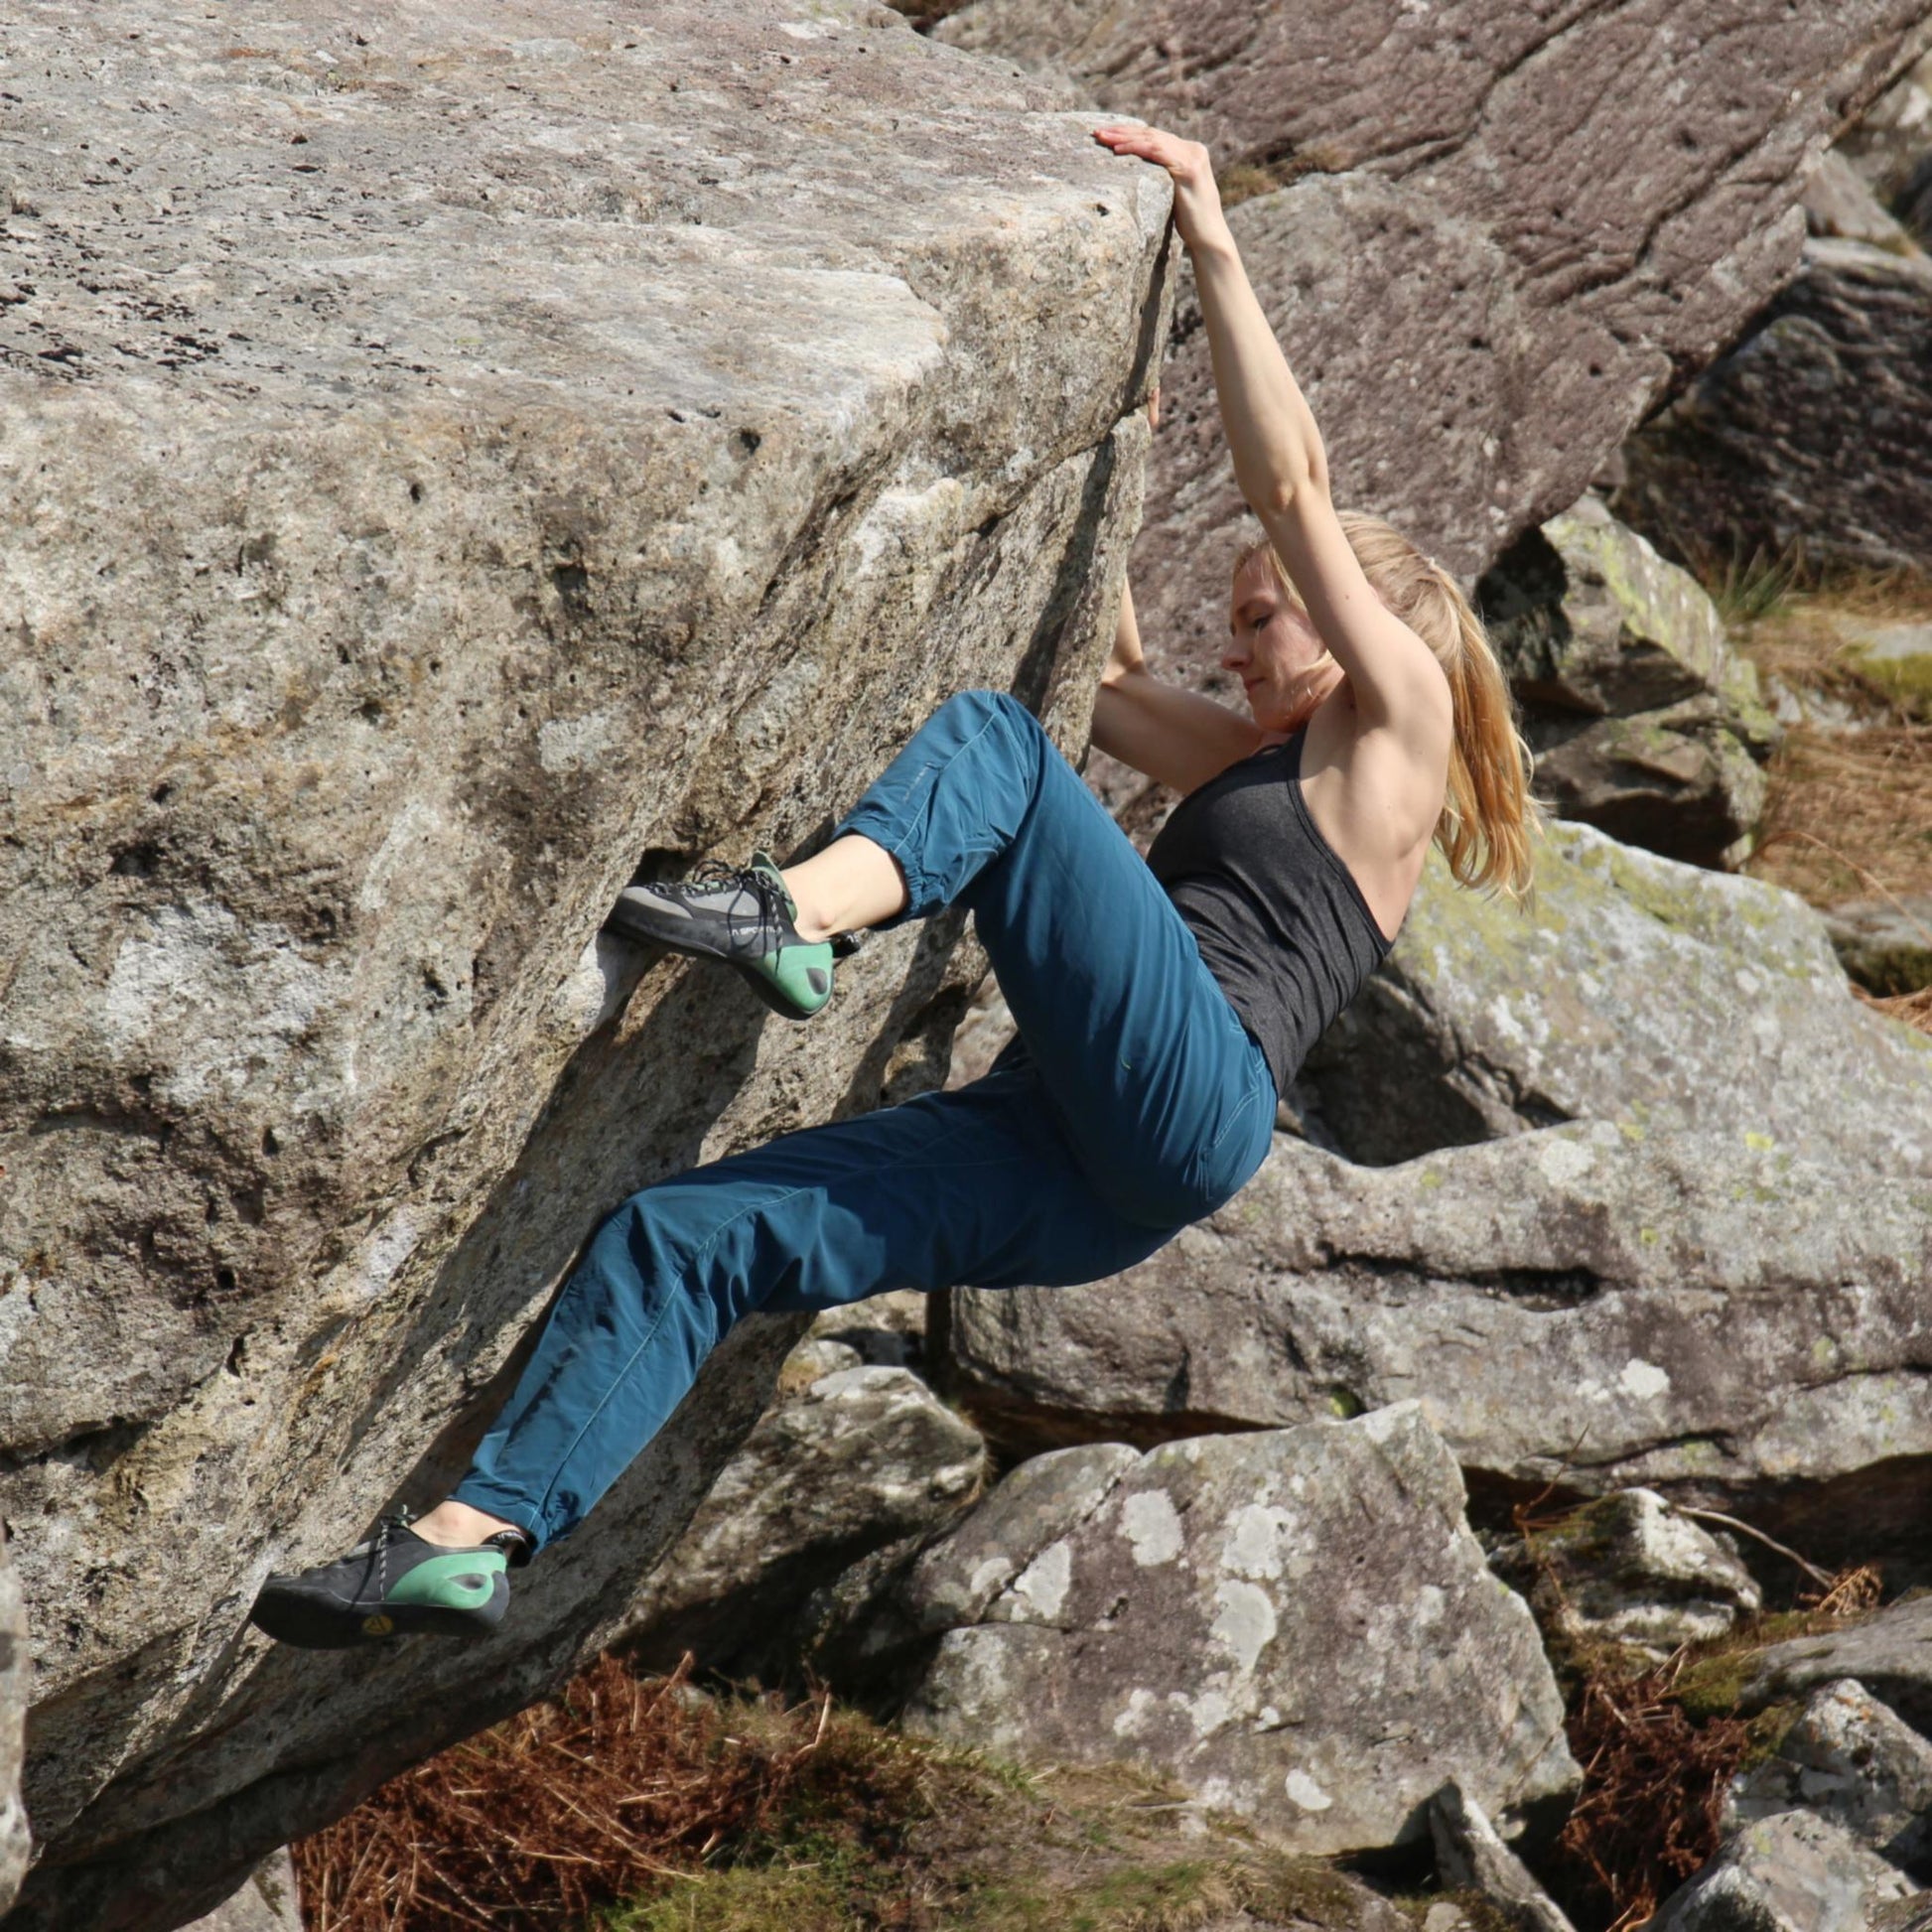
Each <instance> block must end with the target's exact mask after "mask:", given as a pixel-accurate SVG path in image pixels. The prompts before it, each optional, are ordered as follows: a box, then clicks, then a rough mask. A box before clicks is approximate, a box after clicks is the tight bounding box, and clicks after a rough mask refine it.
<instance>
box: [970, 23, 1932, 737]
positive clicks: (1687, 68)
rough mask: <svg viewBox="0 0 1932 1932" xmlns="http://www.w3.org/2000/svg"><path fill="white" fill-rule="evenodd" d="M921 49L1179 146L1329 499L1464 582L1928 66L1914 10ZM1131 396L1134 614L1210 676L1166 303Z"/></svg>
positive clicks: (1766, 281) (1199, 528)
mask: <svg viewBox="0 0 1932 1932" xmlns="http://www.w3.org/2000/svg"><path fill="white" fill-rule="evenodd" d="M935 34H936V36H937V37H938V38H942V39H945V40H948V41H951V42H952V43H953V44H955V45H957V46H962V47H971V48H976V49H980V50H983V51H986V52H989V53H997V54H1002V55H1006V56H1009V57H1011V58H1012V59H1014V60H1015V61H1018V62H1021V63H1023V64H1026V65H1028V66H1029V67H1032V68H1035V69H1039V70H1045V71H1053V72H1059V73H1064V74H1067V75H1069V76H1070V78H1071V81H1072V83H1073V84H1074V85H1076V86H1077V87H1078V88H1079V89H1081V90H1083V91H1084V92H1085V93H1087V94H1089V95H1090V96H1091V97H1092V98H1093V99H1094V100H1096V101H1097V102H1098V103H1099V104H1100V105H1102V106H1103V107H1105V108H1107V109H1109V110H1111V111H1115V112H1125V113H1133V114H1138V115H1142V116H1145V117H1146V118H1147V119H1149V120H1152V121H1155V122H1157V123H1159V124H1160V125H1162V126H1166V127H1171V128H1173V129H1175V130H1177V131H1178V132H1180V133H1182V134H1185V135H1188V136H1191V137H1194V138H1197V139H1200V140H1204V141H1206V142H1207V143H1208V144H1209V146H1210V147H1211V149H1212V150H1213V153H1214V157H1215V161H1216V164H1217V166H1218V167H1219V168H1220V169H1221V171H1222V176H1223V180H1224V182H1225V183H1226V184H1227V185H1228V186H1229V187H1230V188H1231V189H1238V190H1240V191H1241V192H1244V193H1247V194H1248V196H1249V199H1246V200H1243V201H1242V202H1241V203H1240V204H1239V206H1238V207H1234V208H1233V210H1232V212H1231V216H1230V220H1231V224H1232V226H1233V229H1234V232H1235V237H1236V240H1237V242H1238V244H1239V246H1240V248H1241V251H1242V256H1243V259H1244V261H1245V262H1246V263H1247V266H1248V270H1249V274H1250V278H1251V279H1252V280H1253V282H1254V284H1255V288H1256V291H1257V293H1258V294H1259V296H1260V298H1261V302H1262V306H1263V309H1264V310H1265V312H1266V313H1267V315H1268V317H1269V319H1270V321H1271V322H1272V323H1273V324H1274V325H1275V327H1276V329H1277V331H1278V333H1279V334H1280V336H1281V339H1282V341H1283V343H1284V345H1285V346H1286V348H1287V351H1288V354H1289V358H1290V360H1291V362H1292V364H1293V365H1294V367H1295V369H1296V373H1297V376H1298V378H1299V379H1300V381H1301V382H1302V384H1303V387H1304V389H1305V390H1306V391H1307V393H1308V395H1309V399H1310V402H1311V406H1312V407H1313V410H1314V414H1315V419H1316V421H1317V422H1319V423H1320V424H1321V425H1322V429H1323V434H1324V437H1325V439H1326V441H1327V444H1328V449H1329V453H1330V459H1331V464H1332V468H1333V474H1334V478H1335V488H1336V493H1337V497H1338V499H1339V500H1341V501H1343V502H1346V503H1350V504H1353V505H1356V506H1358V507H1361V508H1365V509H1373V510H1375V511H1377V512H1379V513H1381V514H1383V515H1386V516H1388V517H1389V518H1390V519H1391V520H1392V521H1393V522H1394V523H1395V524H1396V525H1397V526H1398V527H1399V528H1401V529H1404V530H1406V531H1408V532H1410V533H1411V534H1412V535H1414V536H1415V537H1416V539H1417V540H1418V541H1420V542H1422V543H1423V544H1424V545H1425V546H1426V547H1427V548H1428V549H1430V550H1431V551H1433V552H1434V553H1435V554H1436V555H1437V556H1439V557H1441V558H1442V559H1443V560H1444V561H1445V562H1446V563H1448V564H1449V566H1450V567H1451V568H1452V569H1454V570H1457V571H1459V572H1460V573H1462V574H1463V576H1464V577H1465V579H1473V578H1474V576H1475V575H1476V573H1477V572H1479V571H1480V570H1482V569H1483V568H1484V567H1485V566H1486V565H1487V564H1488V563H1489V562H1490V561H1491V560H1492V559H1493V558H1494V557H1495V555H1496V554H1497V552H1498V551H1499V550H1500V549H1501V548H1502V546H1503V545H1504V544H1506V543H1507V542H1508V541H1509V540H1510V539H1512V538H1513V537H1514V536H1516V535H1517V534H1518V533H1519V532H1520V531H1522V530H1524V529H1526V528H1528V527H1530V526H1531V525H1533V524H1535V523H1538V522H1540V521H1542V520H1543V519H1544V518H1545V517H1548V516H1551V515H1554V514H1555V513H1556V512H1557V511H1559V510H1561V509H1562V508H1563V507H1564V506H1565V505H1566V504H1569V503H1572V502H1574V501H1575V500H1576V499H1577V497H1578V496H1580V495H1581V494H1582V493H1583V491H1584V489H1585V488H1586V486H1587V484H1588V483H1589V481H1590V479H1591V477H1592V476H1593V475H1594V474H1595V472H1596V470H1597V468H1598V466H1599V465H1600V464H1601V463H1602V462H1603V460H1604V459H1605V458H1606V457H1607V456H1609V455H1610V454H1611V453H1612V452H1613V451H1614V450H1615V449H1616V448H1617V446H1618V445H1619V444H1620V443H1621V442H1622V441H1623V439H1624V437H1625V436H1626V435H1627V434H1628V432H1629V431H1630V430H1631V429H1633V428H1634V427H1635V426H1636V425H1637V423H1638V422H1639V421H1641V420H1642V418H1643V417H1644V416H1645V415H1646V414H1647V413H1648V412H1649V411H1650V409H1651V408H1652V407H1653V406H1654V405H1655V403H1656V402H1657V401H1659V400H1660V399H1661V397H1662V395H1663V393H1664V390H1665V387H1666V385H1667V384H1668V383H1669V382H1670V381H1671V380H1672V379H1673V377H1675V376H1677V375H1679V374H1681V373H1682V372H1685V371H1688V370H1690V369H1694V368H1696V367H1698V366H1700V365H1701V364H1702V363H1704V362H1705V361H1707V360H1709V359H1710V357H1711V356H1713V355H1714V354H1716V353H1717V352H1718V350H1719V349H1720V348H1721V347H1722V346H1723V345H1725V344H1727V343H1729V342H1730V341H1732V340H1734V339H1735V337H1736V335H1737V333H1738V331H1739V330H1740V329H1741V328H1742V327H1743V326H1744V325H1745V323H1746V322H1747V321H1748V320H1749V318H1750V317H1751V315H1752V314H1753V313H1754V312H1755V311H1756V310H1757V309H1758V308H1759V307H1760V306H1761V305H1762V304H1763V303H1764V302H1765V301H1767V300H1768V299H1769V298H1770V297H1771V295H1772V294H1773V293H1774V292H1775V291H1776V290H1777V289H1778V288H1779V287H1780V286H1781V285H1782V284H1783V283H1784V282H1785V281H1786V280H1788V279H1789V277H1790V275H1791V272H1792V270H1793V269H1794V267H1795V266H1796V263H1797V258H1798V249H1799V245H1800V241H1801V238H1802V235H1803V231H1804V219H1803V215H1802V212H1801V211H1800V209H1799V207H1798V206H1797V203H1798V198H1799V194H1800V192H1801V189H1802V185H1803V179H1804V176H1805V174H1806V172H1807V169H1808V165H1809V162H1810V160H1811V158H1812V156H1813V155H1814V154H1815V153H1816V152H1817V150H1818V149H1820V148H1821V147H1823V145H1824V144H1825V143H1826V142H1827V141H1828V140H1829V139H1830V138H1831V136H1832V135H1833V133H1835V132H1836V130H1837V129H1838V127H1839V126H1841V125H1843V123H1844V121H1845V120H1846V119H1848V118H1850V117H1851V116H1853V115H1855V114H1856V113H1857V112H1858V111H1859V109H1860V108H1861V107H1862V106H1863V104H1864V103H1865V102H1867V101H1868V100H1870V99H1871V98H1873V97H1874V96H1875V94H1876V93H1877V92H1878V90H1879V89H1880V88H1881V87H1882V86H1883V85H1884V84H1885V83H1886V81H1887V80H1888V79H1889V78H1890V76H1891V75H1892V74H1893V73H1895V72H1896V71H1897V70H1898V69H1899V67H1900V66H1901V65H1903V63H1904V62H1905V61H1907V60H1909V59H1911V58H1912V57H1913V56H1914V54H1915V53H1917V52H1918V51H1921V50H1923V49H1924V48H1925V47H1926V46H1927V45H1928V44H1932V25H1928V23H1927V22H1926V21H1925V19H1924V15H1923V9H1922V8H1921V7H1920V6H1919V5H1918V4H1916V0H1848V4H1842V5H1835V6H1831V7H1803V8H1797V9H1792V8H1789V7H1786V6H1784V5H1782V4H1779V0H1697V4H1695V5H1692V6H1686V5H1684V4H1683V0H1619V3H1618V4H1614V5H1609V6H1601V7H1561V8H1554V9H1552V8H1532V7H1495V6H1492V5H1488V4H1485V0H1438V4H1436V5H1433V6H1431V7H1428V8H1423V7H1396V6H1393V5H1390V4H1388V3H1387V0H1341V4H1336V5H1332V6H1326V7H1320V8H1297V9H1284V10H1279V11H1274V12H1263V13H1257V11H1256V10H1255V8H1254V7H1253V6H1252V5H1251V4H1250V0H1153V4H1149V5H1141V6H1134V7H1122V6H1117V5H1113V4H1110V3H1109V0H978V4H976V5H971V6H967V7H964V8H961V9H958V10H956V11H953V12H952V14H951V17H950V18H949V19H947V20H945V21H944V22H943V23H942V24H941V25H940V26H939V27H938V28H937V29H936V30H935ZM1162 397H1163V404H1162V417H1163V421H1162V426H1161V431H1160V434H1159V436H1158V438H1157V441H1156V446H1155V447H1156V454H1155V461H1154V468H1153V473H1152V475H1151V477H1150V481H1149V494H1148V516H1147V523H1146V526H1145V528H1144V529H1143V531H1142V533H1141V536H1140V538H1139V540H1138V542H1137V544H1136V547H1135V552H1134V575H1135V586H1136V589H1135V601H1136V607H1137V609H1138V610H1139V613H1140V616H1141V621H1142V626H1143V629H1144V631H1145V633H1146V636H1147V638H1148V639H1149V642H1150V645H1151V651H1152V656H1151V661H1154V662H1156V663H1157V667H1159V668H1164V669H1167V668H1173V667H1183V666H1184V667H1185V668H1186V671H1187V673H1188V674H1189V675H1190V676H1192V677H1194V678H1196V679H1200V680H1202V681H1210V682H1211V680H1212V677H1213V675H1214V674H1213V673H1212V672H1211V670H1210V668H1209V667H1211V666H1212V664H1213V662H1214V659H1215V656H1216V654H1217V653H1218V650H1219V646H1220V640H1221V638H1222V637H1223V636H1224V635H1225V633H1226V623H1227V591H1228V571H1229V566H1230V565H1231V563H1232V561H1233V551H1234V547H1235V543H1236V541H1237V537H1238V534H1239V532H1240V529H1241V526H1242V522H1243V506H1242V504H1241V501H1240V498H1239V496H1238V494H1237V493H1236V491H1235V489H1234V487H1233V483H1232V479H1231V477H1230V475H1229V472H1228V468H1227V459H1226V455H1225V450H1224V446H1223V442H1222V436H1221V430H1220V425H1219V422H1218V419H1217V416H1216V413H1215V408H1214V400H1213V392H1212V381H1211V372H1210V368H1209V360H1208V353H1207V344H1206V339H1205V335H1204V333H1203V332H1202V331H1201V329H1200V327H1199V319H1198V313H1197V310H1196V309H1195V308H1194V306H1193V304H1192V302H1191V299H1190V295H1189V292H1188V289H1187V287H1186V285H1185V284H1183V290H1182V294H1181V296H1180V299H1179V301H1178V303H1177V305H1176V312H1175V340H1174V345H1173V355H1172V357H1171V359H1170V363H1169V366H1168V369H1167V371H1166V372H1165V373H1164V375H1163V378H1162ZM1232 695H1233V696H1234V698H1235V699H1236V700H1237V701H1238V699H1239V695H1240V694H1239V692H1238V691H1236V692H1233V694H1232Z"/></svg>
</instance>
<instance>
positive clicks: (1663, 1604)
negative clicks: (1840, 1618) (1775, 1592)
mask: <svg viewBox="0 0 1932 1932" xmlns="http://www.w3.org/2000/svg"><path fill="white" fill-rule="evenodd" d="M1492 1560H1493V1561H1494V1563H1495V1564H1496V1567H1497V1568H1498V1569H1499V1570H1500V1571H1501V1572H1502V1574H1503V1575H1504V1576H1506V1577H1508V1578H1509V1580H1510V1581H1511V1582H1512V1583H1514V1584H1515V1585H1516V1586H1517V1587H1518V1588H1521V1589H1523V1590H1524V1591H1525V1593H1526V1594H1528V1596H1529V1598H1530V1604H1531V1607H1532V1608H1533V1609H1535V1610H1536V1611H1537V1613H1538V1615H1539V1617H1540V1618H1541V1619H1542V1621H1543V1622H1544V1625H1545V1627H1546V1628H1549V1629H1553V1630H1554V1631H1555V1632H1556V1633H1558V1634H1559V1635H1561V1636H1562V1637H1564V1638H1566V1639H1568V1640H1569V1641H1570V1642H1572V1643H1616V1644H1623V1645H1626V1646H1628V1647H1629V1648H1631V1649H1633V1650H1636V1651H1639V1652H1641V1653H1642V1654H1643V1655H1644V1656H1646V1657H1648V1658H1649V1659H1650V1660H1651V1661H1652V1662H1656V1663H1661V1662H1662V1661H1663V1659H1664V1658H1665V1657H1667V1656H1669V1655H1670V1653H1671V1652H1672V1651H1673V1650H1675V1649H1676V1648H1677V1647H1678V1646H1679V1645H1680V1644H1686V1643H1697V1642H1701V1641H1703V1640H1705V1639H1708V1638H1711V1637H1721V1636H1723V1635H1724V1634H1725V1632H1726V1631H1728V1630H1729V1629H1730V1627H1731V1626H1732V1625H1733V1624H1734V1623H1735V1622H1736V1621H1737V1619H1738V1617H1739V1616H1740V1615H1750V1614H1752V1613H1754V1612H1755V1611H1757V1610H1758V1609H1760V1608H1761V1607H1762V1606H1763V1597H1762V1593H1761V1592H1760V1591H1759V1589H1758V1587H1757V1584H1756V1582H1755V1580H1754V1579H1753V1578H1752V1576H1751V1574H1750V1572H1749V1571H1748V1570H1746V1569H1745V1568H1744V1566H1743V1564H1742V1563H1741V1562H1739V1561H1738V1558H1737V1555H1736V1552H1735V1551H1734V1550H1732V1549H1730V1548H1729V1547H1727V1546H1726V1544H1725V1543H1722V1542H1720V1541H1719V1540H1718V1538H1716V1537H1715V1536H1713V1535H1712V1534H1711V1533H1710V1531H1708V1530H1706V1529H1705V1528H1704V1527H1703V1526H1702V1525H1701V1524H1699V1523H1697V1522H1695V1521H1693V1520H1692V1519H1691V1518H1690V1517H1688V1516H1685V1515H1682V1514H1680V1513H1679V1512H1678V1511H1677V1510H1674V1509H1673V1508H1672V1507H1671V1506H1670V1504H1669V1503H1668V1502H1666V1501H1665V1499H1664V1498H1663V1497H1662V1496H1660V1495H1659V1494H1658V1493H1657V1492H1656V1491H1655V1490H1654V1489H1619V1490H1615V1491H1613V1492H1612V1493H1611V1494H1609V1495H1607V1496H1602V1497H1599V1498H1598V1499H1597V1500H1596V1501H1594V1502H1591V1503H1587V1504H1586V1505H1585V1506H1584V1507H1583V1508H1581V1509H1578V1510H1576V1511H1574V1512H1572V1514H1570V1515H1569V1516H1567V1517H1565V1518H1564V1519H1563V1521H1562V1522H1560V1523H1559V1524H1558V1525H1557V1526H1556V1527H1555V1528H1553V1529H1550V1530H1545V1531H1542V1532H1539V1533H1538V1535H1537V1536H1536V1537H1535V1539H1534V1541H1533V1543H1532V1544H1531V1545H1529V1546H1528V1547H1526V1546H1525V1545H1524V1544H1523V1543H1522V1542H1520V1541H1519V1542H1511V1543H1508V1544H1505V1545H1504V1546H1503V1547H1502V1548H1501V1549H1499V1550H1498V1551H1497V1552H1496V1554H1495V1556H1494V1558H1493V1559H1492Z"/></svg>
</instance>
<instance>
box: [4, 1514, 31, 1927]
mask: <svg viewBox="0 0 1932 1932" xmlns="http://www.w3.org/2000/svg"><path fill="white" fill-rule="evenodd" d="M31 1690H32V1683H31V1680H30V1678H29V1675H28V1662H27V1610H26V1606H25V1604H23V1603H22V1602H21V1600H20V1579H19V1578H18V1577H16V1576H15V1575H14V1568H13V1564H12V1562H11V1560H10V1559H9V1557H8V1555H7V1543H6V1538H5V1536H4V1534H0V1912H4V1911H5V1910H6V1909H7V1907H8V1906H9V1905H11V1904H12V1903H13V1901H14V1894H15V1893H16V1892H17V1891H18V1890H19V1889H20V1881H21V1879H22V1878H24V1877H25V1876H26V1875H27V1860H28V1857H29V1855H30V1853H31V1852H32V1850H33V1847H32V1843H31V1840H30V1838H29V1836H28V1830H27V1813H26V1810H25V1809H24V1807H23V1806H22V1804H21V1802H20V1771H21V1758H22V1755H23V1749H22V1747H23V1745H24V1743H25V1741H26V1731H27V1703H28V1697H29V1694H30V1692H31Z"/></svg>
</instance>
